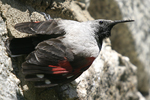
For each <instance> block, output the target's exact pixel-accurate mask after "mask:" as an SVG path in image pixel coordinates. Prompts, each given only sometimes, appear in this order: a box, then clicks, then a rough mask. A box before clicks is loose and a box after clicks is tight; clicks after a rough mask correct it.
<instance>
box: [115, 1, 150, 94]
mask: <svg viewBox="0 0 150 100" xmlns="http://www.w3.org/2000/svg"><path fill="white" fill-rule="evenodd" d="M116 1H117V2H118V4H119V7H120V8H121V11H122V15H123V18H124V19H125V18H132V19H134V20H135V23H134V24H132V25H130V27H129V29H130V30H131V33H132V36H133V38H134V41H135V47H136V51H137V53H138V58H139V59H140V61H142V63H143V65H144V69H143V68H139V69H138V78H139V82H138V83H139V85H138V88H139V90H140V91H141V92H143V93H146V94H147V93H148V91H149V90H150V60H149V57H150V23H149V19H150V16H149V14H150V6H149V4H150V0H145V1H143V0H136V1H124V0H116ZM143 70H144V71H146V72H147V73H148V75H147V74H145V73H143ZM148 79H149V84H148ZM146 94H145V95H146Z"/></svg>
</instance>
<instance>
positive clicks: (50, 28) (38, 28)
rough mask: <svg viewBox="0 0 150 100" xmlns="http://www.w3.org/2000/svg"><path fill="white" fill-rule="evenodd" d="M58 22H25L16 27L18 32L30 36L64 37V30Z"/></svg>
mask: <svg viewBox="0 0 150 100" xmlns="http://www.w3.org/2000/svg"><path fill="white" fill-rule="evenodd" d="M58 21H59V20H49V21H40V22H23V23H18V24H16V25H15V26H14V27H15V29H17V30H18V31H20V32H23V33H28V34H45V35H63V34H64V30H63V29H62V28H61V27H60V26H59V25H58Z"/></svg>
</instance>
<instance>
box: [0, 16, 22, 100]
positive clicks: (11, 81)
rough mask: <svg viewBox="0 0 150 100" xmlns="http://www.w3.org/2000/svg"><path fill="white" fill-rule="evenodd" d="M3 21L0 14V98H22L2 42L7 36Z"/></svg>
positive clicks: (4, 99)
mask: <svg viewBox="0 0 150 100" xmlns="http://www.w3.org/2000/svg"><path fill="white" fill-rule="evenodd" d="M6 34H7V29H6V25H5V22H4V21H3V19H2V17H1V16H0V100H17V99H19V100H23V98H22V95H23V93H22V91H21V89H20V88H19V86H18V84H19V83H20V80H19V79H18V78H17V77H16V76H15V75H14V74H13V73H12V72H13V68H12V63H11V58H9V57H8V56H7V53H6V51H5V50H6V48H5V46H4V42H3V41H5V40H6V38H7V36H6Z"/></svg>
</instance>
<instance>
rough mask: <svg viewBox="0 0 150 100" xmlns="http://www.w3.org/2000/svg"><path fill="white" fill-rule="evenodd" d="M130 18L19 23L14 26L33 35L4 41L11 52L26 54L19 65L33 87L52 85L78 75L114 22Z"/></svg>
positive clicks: (70, 79)
mask: <svg viewBox="0 0 150 100" xmlns="http://www.w3.org/2000/svg"><path fill="white" fill-rule="evenodd" d="M132 21H133V20H116V21H112V20H104V19H98V20H92V21H86V22H78V21H73V20H60V19H59V20H58V19H50V20H47V21H41V22H23V23H18V24H16V25H15V29H16V30H18V31H20V32H23V33H28V34H33V36H30V37H26V38H13V39H9V40H8V41H7V45H6V46H7V49H8V52H9V53H10V54H11V55H21V54H28V56H27V57H26V61H25V62H24V63H23V64H22V69H23V74H24V75H25V80H26V81H34V82H35V87H38V88H41V87H53V86H57V85H59V84H65V83H68V82H71V81H73V80H74V79H76V78H77V77H79V76H80V75H81V74H82V73H83V72H84V71H85V70H87V69H88V68H89V67H90V65H91V64H92V62H93V61H94V59H95V58H96V57H97V56H98V55H99V53H100V50H101V47H102V42H103V39H105V38H107V37H109V36H110V35H111V29H112V27H113V26H114V25H116V24H118V23H124V22H132Z"/></svg>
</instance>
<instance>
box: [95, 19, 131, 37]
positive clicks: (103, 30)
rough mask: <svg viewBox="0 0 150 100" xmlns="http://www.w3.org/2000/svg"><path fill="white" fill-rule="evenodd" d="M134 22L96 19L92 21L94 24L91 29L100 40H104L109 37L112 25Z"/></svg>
mask: <svg viewBox="0 0 150 100" xmlns="http://www.w3.org/2000/svg"><path fill="white" fill-rule="evenodd" d="M132 21H134V20H115V21H112V20H104V19H98V20H94V24H93V25H92V27H93V28H95V32H96V34H97V35H98V36H99V37H101V38H106V37H109V36H111V29H112V27H113V26H114V25H116V24H118V23H124V22H132Z"/></svg>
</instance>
